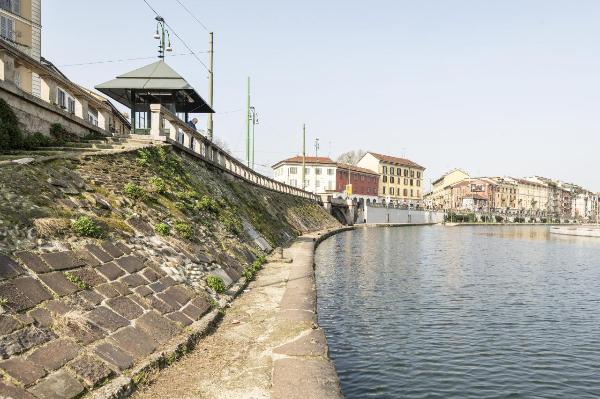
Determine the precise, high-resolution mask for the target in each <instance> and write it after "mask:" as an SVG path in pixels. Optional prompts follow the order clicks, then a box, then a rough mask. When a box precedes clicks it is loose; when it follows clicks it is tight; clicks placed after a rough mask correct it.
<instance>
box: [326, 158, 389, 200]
mask: <svg viewBox="0 0 600 399" xmlns="http://www.w3.org/2000/svg"><path fill="white" fill-rule="evenodd" d="M348 184H352V194H351V196H352V198H357V199H364V200H365V201H367V203H371V202H377V200H378V198H377V193H378V191H379V190H378V187H379V175H378V174H377V173H376V172H373V171H372V170H370V169H365V168H360V167H358V166H355V165H349V164H344V163H338V164H337V171H336V183H335V186H336V193H335V194H336V195H337V196H342V197H343V194H344V193H346V194H347V191H346V188H347V185H348Z"/></svg>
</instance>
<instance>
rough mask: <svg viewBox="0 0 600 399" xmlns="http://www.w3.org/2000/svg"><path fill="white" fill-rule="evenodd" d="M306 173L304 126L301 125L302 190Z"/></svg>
mask: <svg viewBox="0 0 600 399" xmlns="http://www.w3.org/2000/svg"><path fill="white" fill-rule="evenodd" d="M305 172H306V124H304V125H302V189H303V190H304V189H305V188H306V186H305V184H304V181H305V179H304V177H305Z"/></svg>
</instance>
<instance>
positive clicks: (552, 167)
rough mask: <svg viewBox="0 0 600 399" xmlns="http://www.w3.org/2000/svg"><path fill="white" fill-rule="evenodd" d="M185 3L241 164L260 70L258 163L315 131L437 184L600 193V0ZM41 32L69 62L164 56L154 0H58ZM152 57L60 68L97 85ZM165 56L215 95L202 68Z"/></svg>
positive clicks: (168, 4) (168, 3) (333, 146)
mask: <svg viewBox="0 0 600 399" xmlns="http://www.w3.org/2000/svg"><path fill="white" fill-rule="evenodd" d="M148 1H149V3H150V4H151V5H152V6H153V7H154V8H155V9H156V10H157V11H158V12H159V13H161V14H162V15H163V17H164V18H165V19H166V20H167V22H168V23H169V24H170V25H172V27H173V28H174V29H175V31H176V32H177V33H178V34H179V35H180V36H181V37H182V38H183V39H184V40H185V41H186V42H187V43H188V44H189V45H190V46H191V47H192V48H193V49H194V50H195V51H198V52H205V51H206V49H207V42H208V34H207V33H206V31H205V30H204V29H203V28H202V27H201V26H200V25H199V24H198V23H197V22H196V21H194V20H193V19H192V18H191V17H190V16H189V15H188V14H187V13H186V12H185V11H184V10H183V8H182V7H181V6H180V5H179V4H178V3H177V1H176V0H148ZM180 1H181V2H182V3H183V4H185V5H186V6H187V7H188V8H189V9H191V10H192V11H193V12H194V14H195V15H196V16H197V17H198V18H199V19H200V20H201V21H202V22H203V23H204V24H205V25H207V26H208V27H209V28H210V29H211V30H213V31H214V32H215V109H216V111H217V115H216V116H215V135H216V136H217V137H221V138H223V139H224V140H225V141H227V142H228V144H229V146H230V147H231V149H232V150H233V151H234V152H235V154H236V155H237V156H240V157H242V156H243V148H244V147H243V142H244V141H243V140H244V136H245V122H244V112H242V111H241V109H243V108H244V107H245V81H246V76H248V75H249V76H251V77H252V80H253V103H254V105H255V107H256V108H257V111H258V113H259V117H260V125H258V126H257V130H256V135H257V139H256V161H257V163H258V164H260V165H266V166H270V165H271V164H273V163H275V162H276V161H278V160H280V159H282V158H285V157H288V156H292V155H296V154H298V153H300V152H301V126H302V123H303V122H306V124H307V132H308V134H307V146H308V147H309V149H310V153H311V155H314V147H313V143H314V139H315V137H318V138H319V139H320V142H321V149H320V152H319V153H320V154H324V155H331V156H332V157H336V156H337V155H339V154H340V153H341V152H344V151H348V150H351V149H359V148H362V149H365V150H372V151H376V152H382V153H386V154H389V155H396V156H403V155H406V157H407V158H410V159H412V160H413V161H415V162H418V163H420V164H421V165H424V166H425V167H426V168H427V171H426V179H435V178H436V177H438V176H439V175H440V174H441V173H443V172H445V171H446V170H448V169H451V168H455V167H460V168H463V169H466V170H467V171H469V172H471V173H472V174H475V175H512V176H529V175H534V174H537V175H544V176H548V177H554V178H559V179H563V180H567V181H571V182H574V183H578V184H582V185H584V186H586V187H588V188H589V189H592V190H595V191H600V177H599V175H598V173H597V172H596V170H595V165H594V163H593V161H594V160H595V158H596V157H595V156H596V154H597V153H598V150H599V145H600V138H599V136H598V131H599V129H600V23H599V21H600V1H597V0H589V1H584V0H564V1H553V0H539V1H538V0H496V1H485V0H470V1H469V0H462V1H453V0H437V1H433V0H418V1H417V0H412V1H408V0H406V1H405V0H386V1H383V0H373V1H357V0H343V1H342V0H329V1H327V0H302V1H287V0H286V1H284V0H270V1H260V0H256V1H247V0H245V1H242V0H219V1H217V0H180ZM42 24H43V33H42V35H43V36H42V53H43V55H44V56H45V57H47V58H49V59H51V60H52V61H53V62H54V63H55V64H57V65H66V64H75V63H83V62H91V61H101V60H114V59H123V58H137V57H152V56H154V55H155V53H156V46H157V42H156V41H155V40H153V38H152V36H153V34H154V30H155V26H156V25H155V21H154V14H153V13H152V11H150V9H149V8H148V7H147V6H146V5H145V4H144V2H143V0H120V1H117V0H103V1H101V2H96V1H89V0H88V1H85V0H83V1H82V0H44V1H43V20H42ZM172 44H173V48H174V53H175V54H177V53H185V52H187V50H186V49H185V47H184V45H183V44H182V43H180V42H179V41H178V40H177V39H176V38H175V37H174V35H172ZM199 57H200V58H201V59H202V60H203V61H205V60H206V58H207V57H206V54H205V53H201V54H199ZM153 61H154V60H152V59H147V60H137V61H128V62H116V63H106V64H96V65H86V66H70V67H69V66H65V67H63V68H62V69H63V72H65V74H66V75H67V76H69V77H70V78H71V79H72V80H74V81H76V82H78V83H80V84H83V85H85V86H88V87H93V86H94V85H96V84H98V83H102V82H104V81H107V80H109V79H112V78H114V77H115V76H116V75H117V74H120V73H123V72H126V71H129V70H131V69H133V68H136V67H140V66H143V65H145V64H148V63H150V62H153ZM167 62H168V63H169V64H170V65H171V66H172V67H174V68H175V70H177V71H178V72H179V73H180V74H182V75H183V76H184V77H185V78H186V79H187V80H188V81H189V82H190V83H191V84H192V85H193V86H194V87H195V88H196V89H197V91H198V92H199V93H201V95H203V96H205V94H206V88H207V73H206V70H205V69H204V67H203V66H202V65H201V64H200V63H199V62H198V61H197V60H195V59H194V58H193V57H192V56H176V57H171V58H167ZM201 124H202V125H204V119H202V121H201ZM258 168H259V170H260V171H261V172H265V173H266V172H268V173H270V168H265V167H262V166H260V167H258Z"/></svg>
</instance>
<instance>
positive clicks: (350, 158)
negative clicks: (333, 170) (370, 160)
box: [337, 150, 367, 165]
mask: <svg viewBox="0 0 600 399" xmlns="http://www.w3.org/2000/svg"><path fill="white" fill-rule="evenodd" d="M366 153H367V152H366V151H365V150H355V151H348V152H344V153H343V154H341V155H340V156H339V157H338V158H337V161H338V162H341V163H347V164H350V165H356V164H357V163H358V161H360V159H361V158H362V157H363V156H364V155H365V154H366Z"/></svg>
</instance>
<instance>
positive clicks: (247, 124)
mask: <svg viewBox="0 0 600 399" xmlns="http://www.w3.org/2000/svg"><path fill="white" fill-rule="evenodd" d="M246 164H247V166H248V167H250V76H248V98H247V102H246Z"/></svg>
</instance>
